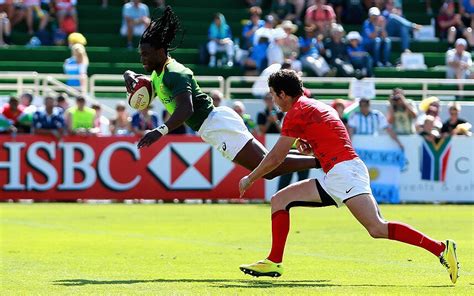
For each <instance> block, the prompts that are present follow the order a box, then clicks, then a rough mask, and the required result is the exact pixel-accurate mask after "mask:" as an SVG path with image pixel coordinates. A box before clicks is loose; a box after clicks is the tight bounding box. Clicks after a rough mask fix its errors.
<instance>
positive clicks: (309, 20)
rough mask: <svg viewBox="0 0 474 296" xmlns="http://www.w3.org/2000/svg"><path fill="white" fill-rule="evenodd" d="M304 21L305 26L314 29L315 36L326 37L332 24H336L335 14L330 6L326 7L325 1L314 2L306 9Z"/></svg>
mask: <svg viewBox="0 0 474 296" xmlns="http://www.w3.org/2000/svg"><path fill="white" fill-rule="evenodd" d="M304 20H305V25H306V26H314V27H315V28H316V35H317V36H319V35H322V36H324V37H327V36H329V33H330V31H331V25H332V23H334V22H336V14H335V13H334V9H332V7H331V6H329V5H326V0H314V5H312V6H310V7H308V8H307V9H306V13H305V18H304ZM318 38H319V37H318Z"/></svg>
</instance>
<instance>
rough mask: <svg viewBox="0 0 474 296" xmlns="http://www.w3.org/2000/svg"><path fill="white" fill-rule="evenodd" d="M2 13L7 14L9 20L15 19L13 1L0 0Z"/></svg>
mask: <svg viewBox="0 0 474 296" xmlns="http://www.w3.org/2000/svg"><path fill="white" fill-rule="evenodd" d="M0 12H5V14H6V17H7V18H9V19H13V17H14V15H15V6H14V5H13V0H0Z"/></svg>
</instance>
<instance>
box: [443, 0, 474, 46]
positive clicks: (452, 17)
mask: <svg viewBox="0 0 474 296" xmlns="http://www.w3.org/2000/svg"><path fill="white" fill-rule="evenodd" d="M455 9H456V7H455V3H454V2H453V1H446V2H445V3H444V4H443V6H441V9H440V12H439V15H438V27H439V36H440V38H441V39H443V40H445V39H447V40H448V43H449V44H453V43H454V40H455V39H456V38H461V37H464V38H466V39H467V41H468V42H469V45H470V46H474V36H473V32H472V28H471V27H470V21H468V25H467V26H466V25H465V24H464V22H463V19H462V17H461V14H459V13H455Z"/></svg>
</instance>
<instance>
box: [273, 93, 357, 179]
mask: <svg viewBox="0 0 474 296" xmlns="http://www.w3.org/2000/svg"><path fill="white" fill-rule="evenodd" d="M281 134H282V135H283V136H288V137H292V138H300V139H303V140H305V141H307V142H308V143H309V144H310V145H311V147H313V152H314V156H316V157H317V158H318V159H319V162H320V163H321V167H322V169H323V170H324V172H326V173H327V172H328V171H329V170H330V169H331V168H332V167H333V166H334V165H336V164H337V163H339V162H342V161H346V160H351V159H354V158H356V157H358V156H357V154H356V152H355V151H354V148H352V143H351V140H350V138H349V134H348V133H347V130H346V128H345V126H344V123H342V121H341V120H340V119H339V116H338V114H337V112H336V110H334V109H333V108H332V107H330V106H328V105H326V104H324V103H322V102H319V101H317V100H313V99H308V98H306V97H304V96H301V97H300V98H299V99H298V100H297V101H296V102H295V103H294V104H293V106H292V107H291V109H290V110H289V111H288V112H287V113H286V116H285V118H284V120H283V127H282V130H281Z"/></svg>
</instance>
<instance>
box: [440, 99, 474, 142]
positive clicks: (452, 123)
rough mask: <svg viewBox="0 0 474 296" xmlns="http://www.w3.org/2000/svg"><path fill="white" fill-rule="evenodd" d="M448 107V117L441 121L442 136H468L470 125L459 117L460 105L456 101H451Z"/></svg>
mask: <svg viewBox="0 0 474 296" xmlns="http://www.w3.org/2000/svg"><path fill="white" fill-rule="evenodd" d="M448 107H449V119H448V120H446V121H445V122H444V123H443V127H442V128H441V134H442V135H443V137H448V136H456V135H465V136H470V135H471V133H470V132H469V129H470V128H471V125H470V124H469V123H468V122H467V121H466V120H464V119H461V118H459V112H461V105H460V104H459V103H458V102H451V103H449V105H448Z"/></svg>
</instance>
